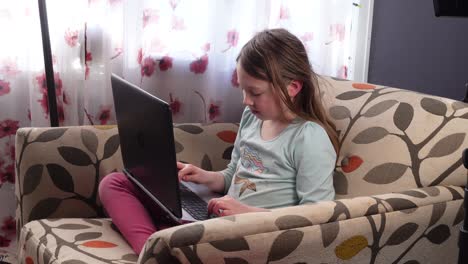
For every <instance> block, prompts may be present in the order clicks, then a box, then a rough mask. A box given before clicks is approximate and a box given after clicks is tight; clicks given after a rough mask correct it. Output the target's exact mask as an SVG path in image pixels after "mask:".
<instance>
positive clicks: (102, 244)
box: [81, 240, 117, 248]
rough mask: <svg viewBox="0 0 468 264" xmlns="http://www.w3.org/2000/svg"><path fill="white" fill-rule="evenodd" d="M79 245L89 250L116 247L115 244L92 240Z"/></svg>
mask: <svg viewBox="0 0 468 264" xmlns="http://www.w3.org/2000/svg"><path fill="white" fill-rule="evenodd" d="M81 245H82V246H85V247H90V248H113V247H116V246H117V245H116V244H113V243H110V242H106V241H101V240H92V241H88V242H85V243H83V244H81Z"/></svg>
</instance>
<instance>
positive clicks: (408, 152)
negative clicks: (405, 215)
mask: <svg viewBox="0 0 468 264" xmlns="http://www.w3.org/2000/svg"><path fill="white" fill-rule="evenodd" d="M321 92H322V96H323V97H322V98H323V102H324V103H325V106H326V108H327V110H328V111H329V115H330V116H331V118H332V120H333V122H334V123H335V125H336V128H337V130H338V131H339V136H340V144H341V150H340V153H339V155H338V166H337V170H336V173H335V177H334V184H335V190H336V194H337V198H345V197H346V198H349V197H356V196H364V195H375V194H384V193H390V192H398V191H403V190H408V189H411V188H422V187H426V186H436V185H455V186H464V185H465V183H466V177H460V176H462V175H465V174H466V169H465V168H464V167H463V166H462V161H461V157H462V151H463V150H464V149H465V148H468V137H467V136H466V134H467V133H468V104H464V103H462V102H459V101H455V100H451V99H447V98H442V97H437V96H430V95H426V94H422V93H417V92H413V91H408V90H403V89H397V88H392V87H384V86H377V85H372V84H363V83H355V82H352V81H345V80H338V79H333V78H323V79H322V85H321Z"/></svg>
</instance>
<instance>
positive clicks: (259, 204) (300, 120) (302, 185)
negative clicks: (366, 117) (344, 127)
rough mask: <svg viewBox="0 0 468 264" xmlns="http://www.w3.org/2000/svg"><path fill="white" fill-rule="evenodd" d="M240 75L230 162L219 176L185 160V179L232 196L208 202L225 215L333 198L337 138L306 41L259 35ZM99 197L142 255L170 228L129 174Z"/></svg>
mask: <svg viewBox="0 0 468 264" xmlns="http://www.w3.org/2000/svg"><path fill="white" fill-rule="evenodd" d="M237 76H238V82H239V84H240V87H241V88H242V92H243V97H244V100H243V104H244V105H246V108H245V110H244V113H243V115H242V119H241V122H240V127H239V131H238V134H237V138H236V141H235V143H234V150H233V152H232V155H231V156H232V157H231V162H230V163H229V165H228V167H227V168H226V169H225V170H223V171H219V172H214V171H205V170H203V169H201V168H198V167H196V166H194V165H191V164H183V163H180V162H178V163H177V167H178V169H179V179H180V180H181V181H187V182H194V183H198V184H205V185H206V186H208V188H209V189H211V190H212V191H214V192H221V193H224V194H226V195H225V196H224V197H221V198H215V199H212V200H210V201H209V203H208V212H209V213H211V214H216V215H219V216H227V215H234V214H241V213H247V212H258V211H268V210H269V209H273V208H279V207H285V206H294V205H298V204H305V203H312V202H317V201H322V200H332V199H334V195H335V192H334V189H333V178H332V174H333V170H334V168H335V162H336V153H337V152H338V137H337V134H336V132H335V130H334V126H333V124H332V123H331V122H330V121H329V120H328V119H327V117H326V114H325V111H324V108H323V106H322V104H321V102H320V97H319V93H318V84H317V76H316V75H315V73H314V72H313V71H312V69H311V66H310V63H309V60H308V57H307V53H306V51H305V48H304V46H303V44H302V42H301V41H300V40H299V39H298V38H297V37H295V36H294V35H292V34H291V33H289V32H288V31H286V30H284V29H273V30H265V31H263V32H260V33H258V34H257V35H256V36H254V37H253V38H252V39H251V40H250V41H249V42H248V43H247V44H245V46H244V47H243V48H242V50H241V52H240V54H239V56H238V58H237ZM247 185H248V186H249V187H250V188H245V186H247ZM99 192H100V198H101V201H102V203H103V205H104V207H105V208H106V211H107V212H108V214H109V216H110V217H111V218H112V220H113V222H114V224H115V225H116V226H117V227H118V228H119V230H120V231H121V232H122V234H123V236H124V237H125V238H126V239H127V241H128V242H129V243H130V245H131V246H132V248H133V249H134V251H135V252H136V253H140V251H141V249H142V248H143V245H144V243H145V241H146V240H147V239H148V237H149V236H150V235H151V234H153V233H154V232H155V231H156V230H159V229H161V228H164V227H163V226H158V228H156V226H155V225H158V224H160V223H158V221H157V220H156V219H151V217H150V214H149V213H148V212H147V210H146V209H145V207H144V206H143V204H147V203H150V201H149V200H148V198H147V197H146V196H145V195H144V194H143V192H142V191H141V190H139V189H138V188H137V187H136V186H134V185H133V184H132V183H131V182H130V181H129V180H128V179H127V177H126V176H124V175H123V174H122V173H113V174H110V175H108V176H106V177H105V178H104V179H103V180H102V181H101V183H100V186H99ZM128 216H132V217H131V218H130V217H128Z"/></svg>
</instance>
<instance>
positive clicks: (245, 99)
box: [242, 94, 252, 106]
mask: <svg viewBox="0 0 468 264" xmlns="http://www.w3.org/2000/svg"><path fill="white" fill-rule="evenodd" d="M242 103H243V104H244V105H247V106H249V105H252V99H250V97H249V96H247V95H246V94H244V100H243V101H242Z"/></svg>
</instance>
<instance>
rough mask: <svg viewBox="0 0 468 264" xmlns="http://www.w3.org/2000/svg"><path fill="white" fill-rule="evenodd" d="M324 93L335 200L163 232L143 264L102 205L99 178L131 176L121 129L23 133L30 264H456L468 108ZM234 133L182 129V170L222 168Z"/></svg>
mask: <svg viewBox="0 0 468 264" xmlns="http://www.w3.org/2000/svg"><path fill="white" fill-rule="evenodd" d="M321 88H322V89H321V96H322V98H323V101H324V102H325V105H326V108H327V109H328V113H329V114H330V116H331V117H332V119H333V121H334V122H335V124H336V126H337V130H338V131H339V134H340V145H341V149H340V153H339V155H338V161H337V168H336V172H335V174H334V187H335V191H336V194H337V197H336V198H337V200H335V201H324V202H319V203H315V204H307V205H301V206H295V207H288V208H281V209H276V210H273V211H271V212H261V213H249V214H243V215H236V216H228V217H221V218H216V219H210V220H206V221H203V222H197V223H192V224H186V225H182V226H176V227H173V228H169V229H165V230H161V231H158V232H156V233H154V234H153V235H152V236H151V237H150V238H149V239H148V241H147V242H146V245H145V247H144V249H143V251H142V253H141V254H140V256H136V255H135V254H133V253H132V250H131V248H130V247H129V246H128V245H127V243H126V242H125V240H124V239H123V238H122V237H121V235H120V234H119V232H118V230H116V229H115V227H114V226H113V225H112V222H111V220H110V219H106V218H103V217H105V215H104V212H103V209H102V207H101V205H100V202H99V197H98V195H97V186H98V183H99V181H100V180H101V179H102V177H103V176H104V175H106V174H108V173H110V172H113V171H119V170H121V169H122V161H121V154H120V148H119V138H118V133H117V129H116V128H115V127H112V126H111V127H90V126H81V127H64V128H23V129H20V130H18V132H17V138H16V149H17V152H16V170H17V174H16V175H17V180H16V196H17V225H18V230H21V232H20V238H19V260H20V262H22V263H145V264H146V263H148V264H149V263H179V262H180V263H455V262H456V258H457V255H458V249H457V239H458V232H459V228H460V225H461V223H462V221H463V214H464V208H463V206H462V202H463V186H464V185H465V184H466V169H465V168H464V167H463V166H462V163H461V152H462V151H463V150H464V149H465V148H467V147H468V139H467V136H466V133H468V107H467V105H466V104H464V103H462V102H457V101H453V100H449V99H445V98H441V97H435V96H429V95H425V94H420V93H415V92H410V91H406V90H401V89H397V88H391V87H382V86H376V85H372V84H365V83H353V82H350V81H345V80H340V79H336V78H321ZM237 129H238V125H236V124H227V123H218V124H212V125H202V124H176V125H175V127H174V135H175V148H176V153H177V156H178V160H181V161H184V162H189V163H193V164H195V165H197V166H201V167H203V168H205V169H212V170H220V169H223V168H224V167H225V166H226V164H227V163H228V162H229V159H230V156H231V152H232V149H233V143H234V140H235V137H236V131H237ZM235 180H237V181H238V182H239V183H242V184H244V185H245V188H246V189H247V188H255V186H251V185H249V183H248V182H247V181H245V179H235Z"/></svg>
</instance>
